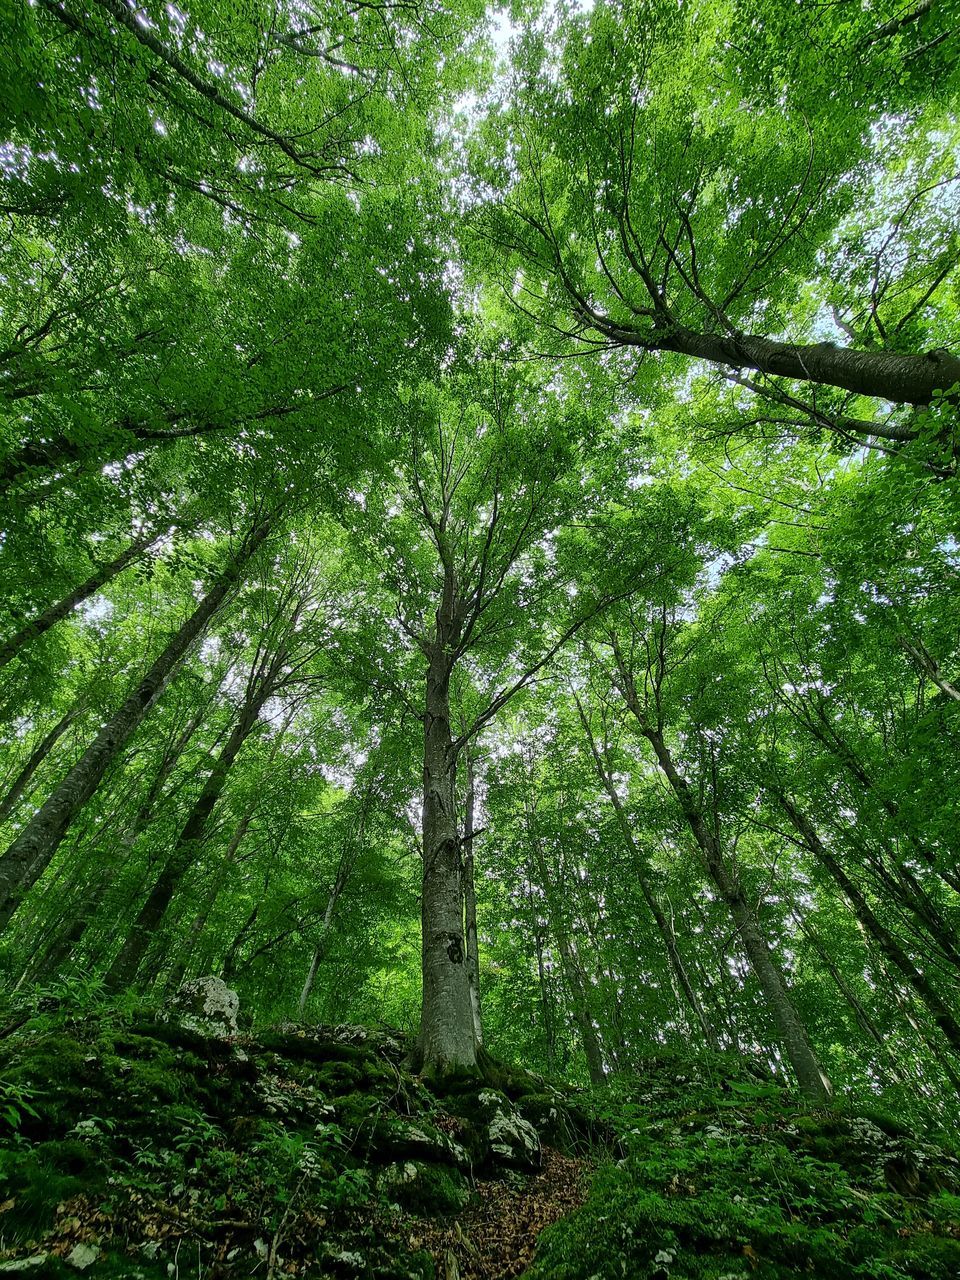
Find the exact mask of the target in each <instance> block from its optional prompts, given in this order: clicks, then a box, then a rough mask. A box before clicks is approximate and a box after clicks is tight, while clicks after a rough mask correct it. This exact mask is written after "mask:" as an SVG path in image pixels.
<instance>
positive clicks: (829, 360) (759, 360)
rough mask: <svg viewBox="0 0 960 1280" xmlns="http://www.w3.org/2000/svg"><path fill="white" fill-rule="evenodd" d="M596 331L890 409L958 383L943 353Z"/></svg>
mask: <svg viewBox="0 0 960 1280" xmlns="http://www.w3.org/2000/svg"><path fill="white" fill-rule="evenodd" d="M596 328H597V329H598V331H599V332H601V333H603V334H604V335H605V336H607V337H609V338H610V339H611V341H613V342H617V343H620V344H621V345H623V346H634V347H641V348H643V349H644V350H646V351H675V352H677V353H678V354H680V355H685V356H691V357H692V358H693V359H695V360H706V361H709V362H710V363H711V364H721V365H726V366H727V367H728V368H731V369H754V370H756V372H757V373H765V374H769V375H772V376H774V377H778V378H793V379H795V380H797V381H799V382H812V383H817V384H819V385H821V386H828V387H839V388H840V389H841V390H843V391H852V392H854V393H855V394H856V395H861V396H870V397H873V398H875V399H880V400H889V401H891V403H893V404H914V405H927V404H930V402H931V401H932V400H933V399H934V398H935V397H936V395H937V394H938V393H939V392H946V391H949V390H950V388H952V387H954V386H956V384H957V383H958V382H960V359H958V358H957V357H956V356H954V355H951V354H950V353H949V352H948V351H928V352H926V353H924V354H923V355H900V354H898V353H896V352H893V351H857V350H855V349H854V348H852V347H837V346H834V345H833V344H832V343H830V342H818V343H812V344H808V345H804V344H801V343H795V342H777V341H774V340H773V339H771V338H763V337H760V336H758V335H756V334H748V333H744V334H736V335H732V334H722V333H697V332H696V331H695V330H693V329H688V328H686V327H685V326H683V325H675V324H664V325H663V326H662V327H657V326H652V327H651V328H650V329H649V330H646V331H640V330H639V329H634V328H632V327H629V326H619V325H617V324H616V323H614V322H612V321H604V320H601V321H599V322H597V323H596Z"/></svg>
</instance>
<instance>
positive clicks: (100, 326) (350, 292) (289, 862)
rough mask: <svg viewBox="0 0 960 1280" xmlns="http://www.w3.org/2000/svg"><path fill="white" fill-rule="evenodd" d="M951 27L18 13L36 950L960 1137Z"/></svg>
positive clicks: (11, 659)
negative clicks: (906, 1121)
mask: <svg viewBox="0 0 960 1280" xmlns="http://www.w3.org/2000/svg"><path fill="white" fill-rule="evenodd" d="M957 16H958V14H957V7H956V5H955V4H954V3H950V2H947V0H943V2H941V3H936V2H935V0H874V2H873V3H870V4H867V3H864V4H861V3H859V2H858V0H847V2H844V3H836V4H820V3H814V0H799V2H798V3H795V4H784V3H782V2H781V0H750V2H749V3H747V2H746V0H709V2H708V0H691V2H684V3H681V2H680V0H596V3H594V4H592V5H591V4H576V3H566V2H565V0H560V2H558V3H555V4H552V5H548V6H543V7H541V6H539V5H535V4H529V5H527V4H520V3H518V4H516V5H515V6H513V8H512V9H511V10H510V13H509V14H507V12H506V11H496V12H494V11H487V10H485V9H484V7H483V6H482V5H480V4H479V3H476V2H475V0H325V3H323V4H319V3H315V2H314V0H296V2H294V0H282V2H280V3H276V2H275V0H271V2H270V3H265V2H264V0H243V2H242V3H241V2H239V0H234V2H226V0H190V2H189V3H186V0H183V2H182V3H180V4H173V3H169V4H161V3H160V2H159V0H144V2H143V3H139V2H138V3H132V2H130V3H128V0H31V2H29V3H24V2H23V0H2V3H0V17H2V30H3V32H4V39H3V43H4V48H3V57H2V59H0V75H2V79H0V136H2V141H0V507H2V511H0V580H2V582H3V593H2V596H3V598H2V602H0V721H2V723H0V741H2V746H3V751H2V759H0V826H2V832H0V837H2V852H0V972H2V975H3V979H4V984H5V986H6V987H7V989H8V990H13V989H15V990H17V991H21V992H25V991H39V992H48V991H55V990H62V989H63V987H64V985H69V984H78V983H79V984H81V985H82V984H89V985H90V986H91V987H93V988H96V989H97V990H106V991H107V992H110V993H114V994H116V993H123V992H128V991H136V992H140V993H152V994H153V995H159V994H161V993H163V992H169V991H174V990H176V988H177V987H178V986H179V985H180V984H181V983H182V982H183V980H184V979H185V978H193V977H197V976H200V975H207V974H215V975H217V976H219V977H222V978H223V979H225V980H226V982H227V983H228V984H229V985H230V986H231V987H234V988H236V989H237V990H238V991H239V992H240V995H241V1000H242V1004H243V1007H244V1008H245V1009H247V1010H250V1011H251V1013H252V1016H254V1017H255V1018H257V1019H261V1020H269V1019H283V1018H298V1019H300V1020H305V1019H307V1020H312V1021H314V1022H325V1023H333V1022H351V1023H367V1024H375V1023H385V1024H389V1025H391V1026H395V1027H398V1028H400V1029H402V1030H403V1031H404V1032H406V1033H408V1034H409V1035H410V1036H411V1037H412V1038H413V1039H414V1041H415V1044H416V1048H415V1050H414V1060H415V1064H416V1066H417V1067H418V1068H421V1069H422V1070H423V1072H424V1073H425V1075H426V1077H427V1078H433V1079H443V1078H449V1077H451V1076H456V1075H458V1074H463V1073H466V1074H468V1075H469V1074H471V1073H473V1074H480V1075H482V1074H483V1073H484V1072H485V1071H487V1070H488V1069H489V1064H490V1063H491V1062H493V1061H499V1060H506V1061H510V1062H514V1063H517V1064H519V1065H523V1066H525V1067H527V1068H533V1069H535V1070H537V1071H541V1072H543V1073H546V1074H548V1075H552V1076H556V1077H564V1078H566V1079H568V1080H575V1081H581V1082H592V1083H593V1084H594V1085H603V1084H604V1083H605V1082H608V1081H610V1080H611V1079H612V1078H614V1077H616V1076H617V1075H618V1074H620V1073H625V1072H629V1071H631V1070H633V1069H634V1068H635V1067H636V1066H637V1064H638V1063H640V1062H641V1061H643V1060H644V1059H645V1057H646V1056H648V1055H649V1054H651V1053H654V1052H662V1051H679V1050H681V1049H685V1048H687V1047H689V1046H691V1045H692V1046H696V1047H701V1048H703V1049H705V1050H708V1051H731V1052H734V1053H736V1054H738V1055H740V1056H741V1057H742V1058H743V1059H744V1060H745V1061H749V1062H755V1063H758V1064H762V1065H763V1067H764V1068H765V1069H766V1070H769V1071H772V1072H774V1074H775V1075H776V1076H777V1077H778V1078H780V1079H781V1080H782V1081H784V1082H790V1083H792V1084H794V1085H796V1086H797V1087H798V1088H799V1089H800V1090H801V1091H802V1093H803V1094H804V1095H805V1096H806V1098H807V1099H808V1100H810V1101H811V1102H814V1103H822V1102H825V1101H826V1100H827V1099H829V1098H830V1097H831V1096H833V1095H851V1096H856V1097H860V1098H866V1097H869V1096H871V1095H873V1094H875V1093H877V1092H879V1091H881V1090H883V1091H884V1092H885V1094H886V1095H887V1096H888V1097H893V1098H897V1099H899V1100H900V1104H901V1105H902V1106H903V1107H904V1108H905V1109H907V1110H909V1111H911V1112H913V1113H915V1114H917V1115H924V1116H928V1117H936V1118H937V1120H938V1121H939V1122H943V1123H946V1122H947V1121H948V1119H949V1116H950V1114H951V1109H953V1110H954V1111H955V1093H956V1090H957V1089H958V1088H960V999H958V992H960V982H958V967H960V940H958V939H960V933H958V923H960V856H958V855H960V835H958V823H957V811H958V804H960V770H958V763H957V762H958V760H960V706H958V704H960V604H958V601H960V590H958V587H960V533H958V525H960V488H958V483H960V481H958V457H960V454H958V443H960V439H958V423H957V403H958V396H960V347H958V345H957V333H958V318H960V317H958V312H960V293H958V288H960V275H958V262H960V238H958V237H960V117H958V114H957V105H958V104H957V92H958V86H960V80H958V75H960V73H958V51H960V36H958V34H957ZM951 601H952V602H953V603H951Z"/></svg>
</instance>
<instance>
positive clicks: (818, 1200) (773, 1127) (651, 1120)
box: [529, 1056, 960, 1280]
mask: <svg viewBox="0 0 960 1280" xmlns="http://www.w3.org/2000/svg"><path fill="white" fill-rule="evenodd" d="M597 1106H598V1109H599V1110H600V1111H601V1112H602V1113H604V1114H605V1115H606V1118H607V1119H608V1121H609V1122H610V1123H611V1124H612V1125H614V1126H615V1127H616V1128H617V1129H618V1130H619V1134H620V1137H619V1143H618V1150H617V1151H616V1152H615V1158H613V1159H610V1160H608V1161H607V1163H606V1164H605V1165H604V1166H603V1168H602V1169H601V1171H600V1172H599V1174H598V1176H597V1178H596V1180H595V1183H594V1185H593V1188H592V1191H591V1194H590V1196H589V1198H588V1200H587V1202H586V1203H585V1205H584V1206H583V1207H582V1208H581V1209H580V1210H579V1211H578V1212H576V1213H574V1214H572V1215H571V1216H570V1217H568V1218H567V1219H565V1220H564V1221H562V1222H560V1223H558V1224H557V1225H556V1226H554V1227H552V1228H551V1229H549V1230H548V1231H547V1232H545V1233H544V1236H543V1237H542V1239H541V1244H540V1248H539V1251H538V1256H537V1261H536V1263H535V1264H534V1266H533V1267H532V1269H531V1271H530V1273H529V1275H530V1280H615V1278H616V1280H621V1277H623V1276H630V1277H635V1278H636V1280H668V1278H669V1280H740V1278H742V1280H748V1277H749V1278H751V1280H781V1278H783V1280H786V1277H794V1276H813V1277H822V1278H823V1280H853V1278H854V1277H857V1278H858V1280H904V1278H906V1277H910V1278H911V1280H956V1278H957V1277H958V1276H960V1198H958V1194H960V1163H958V1161H957V1159H956V1158H955V1156H954V1155H953V1154H951V1152H950V1151H948V1150H945V1149H944V1148H943V1147H942V1146H940V1145H937V1144H934V1143H932V1142H928V1141H923V1140H920V1139H918V1138H916V1137H915V1136H913V1135H912V1134H911V1133H910V1131H909V1130H908V1129H907V1128H906V1127H905V1126H904V1125H903V1124H901V1123H899V1122H897V1121H896V1120H894V1119H892V1118H891V1117H888V1116H886V1115H885V1114H884V1113H883V1112H882V1111H875V1110H871V1111H869V1112H864V1111H862V1110H861V1111H856V1110H848V1109H845V1108H844V1107H843V1106H840V1105H838V1106H836V1107H831V1108H826V1109H821V1110H819V1111H814V1112H811V1111H809V1110H807V1109H805V1108H804V1107H803V1106H802V1104H801V1103H800V1102H799V1100H798V1099H797V1098H796V1097H795V1096H794V1095H792V1094H790V1093H789V1092H788V1091H786V1090H783V1089H781V1088H780V1087H778V1086H777V1085H775V1084H773V1083H772V1082H770V1081H764V1080H761V1079H758V1078H756V1077H755V1076H753V1075H751V1074H748V1073H744V1071H743V1067H742V1064H741V1063H739V1062H738V1061H737V1060H735V1059H728V1058H726V1057H723V1056H717V1057H716V1058H712V1059H711V1058H705V1057H704V1058H700V1059H698V1060H693V1061H690V1060H687V1061H676V1060H666V1059H659V1060H652V1061H651V1062H650V1063H649V1064H648V1065H647V1068H646V1070H645V1071H644V1072H643V1073H642V1074H640V1075H639V1076H637V1077H636V1078H633V1079H631V1080H630V1081H623V1082H621V1083H619V1084H618V1085H615V1086H614V1088H613V1089H612V1090H611V1091H610V1093H609V1096H607V1097H606V1098H605V1099H603V1100H602V1101H600V1102H598V1103H597Z"/></svg>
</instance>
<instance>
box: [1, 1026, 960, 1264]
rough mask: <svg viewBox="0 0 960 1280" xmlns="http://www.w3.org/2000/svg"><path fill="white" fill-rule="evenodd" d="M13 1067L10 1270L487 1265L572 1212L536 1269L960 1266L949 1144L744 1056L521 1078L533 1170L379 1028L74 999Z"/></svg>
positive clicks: (514, 1253) (528, 1251)
mask: <svg viewBox="0 0 960 1280" xmlns="http://www.w3.org/2000/svg"><path fill="white" fill-rule="evenodd" d="M361 1035H362V1033H361ZM0 1081H2V1084H0V1138H2V1141H0V1272H6V1271H9V1270H10V1269H11V1267H12V1266H15V1265H18V1264H22V1263H23V1262H25V1261H26V1260H28V1259H35V1258H40V1257H42V1258H43V1261H42V1263H37V1265H36V1266H34V1267H31V1268H30V1269H29V1270H28V1271H26V1272H24V1273H23V1274H32V1275H34V1276H45V1275H49V1276H53V1277H57V1276H67V1275H70V1276H76V1275H77V1274H78V1267H77V1265H76V1264H77V1263H78V1262H80V1261H83V1262H85V1263H87V1264H88V1265H85V1266H84V1268H83V1271H82V1274H84V1275H88V1276H92V1277H94V1280H100V1278H101V1277H104V1278H106V1277H114V1276H116V1277H121V1276H122V1277H128V1278H130V1280H135V1278H136V1277H142V1278H143V1280H153V1278H154V1277H166V1276H167V1275H168V1274H169V1272H168V1268H169V1267H170V1265H171V1264H172V1265H174V1267H175V1270H176V1269H177V1268H179V1274H180V1275H181V1276H182V1277H186V1276H192V1275H195V1274H202V1275H203V1276H204V1277H205V1280H239V1278H240V1277H248V1276H250V1275H263V1276H266V1275H271V1276H280V1275H287V1276H289V1275H297V1276H305V1277H327V1276H329V1277H358V1278H361V1277H362V1278H364V1280H374V1278H378V1280H403V1278H405V1277H415V1278H416V1280H429V1277H432V1276H434V1275H435V1274H440V1275H443V1274H444V1273H445V1271H446V1269H447V1261H448V1255H450V1254H452V1255H453V1257H454V1258H455V1259H456V1261H457V1265H458V1270H459V1274H460V1276H461V1277H462V1278H463V1280H473V1277H483V1280H492V1278H493V1277H496V1276H504V1277H505V1276H508V1275H511V1276H512V1275H517V1274H519V1272H520V1270H521V1269H522V1267H523V1266H524V1265H526V1264H527V1263H528V1262H529V1261H530V1259H531V1257H532V1252H533V1243H534V1238H535V1235H536V1233H537V1231H538V1230H539V1229H540V1227H542V1226H544V1225H545V1224H547V1223H549V1222H551V1221H554V1220H555V1219H556V1218H558V1217H560V1216H561V1215H564V1217H563V1220H562V1221H559V1222H556V1224H555V1225H553V1226H552V1227H549V1228H548V1230H547V1231H546V1232H545V1233H544V1235H543V1237H542V1242H541V1246H540V1249H539V1252H538V1255H537V1260H536V1261H535V1262H534V1263H533V1267H532V1270H530V1272H529V1276H530V1278H531V1280H615V1278H616V1280H621V1278H622V1277H624V1276H629V1277H636V1278H637V1280H644V1278H650V1280H654V1278H656V1280H670V1278H673V1280H688V1278H689V1280H693V1278H694V1277H696V1278H697V1280H734V1278H739V1277H744V1280H746V1278H747V1277H755V1278H756V1280H780V1278H781V1277H787V1276H797V1275H802V1276H822V1277H824V1278H825V1280H826V1278H827V1277H829V1278H830V1280H833V1278H834V1277H836V1278H837V1280H847V1278H848V1277H850V1278H852V1277H858V1278H861V1280H956V1277H957V1276H960V1225H958V1210H960V1165H958V1163H957V1161H956V1159H955V1158H954V1157H953V1156H952V1155H951V1154H950V1153H949V1152H948V1151H946V1150H944V1148H943V1147H942V1146H941V1145H937V1144H936V1143H933V1142H931V1141H924V1140H920V1139H918V1138H917V1137H916V1136H914V1135H913V1134H912V1133H911V1132H910V1130H909V1128H908V1127H907V1126H905V1125H904V1124H902V1123H900V1122H899V1121H897V1120H894V1119H892V1118H891V1117H889V1116H888V1115H886V1114H885V1113H884V1112H883V1110H882V1109H880V1110H874V1111H869V1112H864V1111H860V1112H853V1111H846V1110H844V1109H843V1108H842V1107H840V1106H837V1107H833V1108H829V1109H822V1110H819V1111H812V1112H811V1111H810V1110H808V1109H805V1108H804V1107H803V1106H802V1105H801V1104H800V1103H799V1101H798V1100H797V1098H796V1097H795V1096H794V1095H792V1094H790V1093H789V1092H787V1091H785V1090H783V1089H781V1088H779V1087H778V1086H777V1085H775V1084H774V1083H772V1082H771V1081H770V1080H769V1079H766V1078H764V1077H763V1076H762V1075H758V1074H756V1073H750V1072H748V1071H746V1070H745V1069H744V1066H743V1064H742V1062H738V1061H737V1060H735V1059H727V1058H723V1057H714V1058H706V1057H699V1058H695V1059H685V1060H666V1059H657V1060H651V1061H650V1062H648V1063H647V1064H646V1065H645V1067H644V1069H643V1070H642V1071H641V1072H640V1073H638V1074H637V1075H636V1076H634V1077H631V1078H630V1079H629V1080H623V1081H619V1082H614V1083H613V1084H612V1085H611V1087H610V1088H609V1089H607V1090H604V1091H602V1092H599V1091H598V1092H594V1093H589V1092H579V1093H574V1092H571V1091H570V1090H565V1089H563V1088H561V1087H553V1086H551V1085H549V1084H547V1083H545V1082H543V1081H539V1080H537V1079H535V1078H533V1077H529V1076H526V1075H525V1074H524V1073H506V1074H505V1075H504V1076H503V1078H502V1079H501V1084H502V1086H503V1094H504V1095H505V1097H506V1098H507V1099H509V1105H512V1106H514V1107H515V1108H516V1110H517V1111H518V1112H519V1113H520V1114H521V1115H522V1116H523V1117H524V1118H525V1119H527V1120H528V1121H530V1122H531V1123H533V1124H534V1126H535V1127H536V1128H537V1130H538V1131H539V1132H540V1134H541V1136H542V1138H543V1140H544V1142H545V1143H546V1144H548V1146H549V1148H552V1150H548V1151H547V1153H546V1157H545V1162H544V1169H543V1170H542V1171H541V1172H540V1173H539V1174H537V1173H536V1172H534V1173H533V1174H532V1175H531V1174H524V1173H517V1172H511V1173H509V1174H505V1172H504V1170H502V1169H498V1168H496V1167H494V1166H493V1165H491V1163H490V1161H489V1158H488V1154H485V1149H484V1143H483V1138H482V1134H481V1133H480V1132H479V1130H478V1120H477V1115H479V1111H478V1110H477V1107H476V1105H475V1102H476V1099H475V1098H473V1097H472V1096H471V1086H470V1083H469V1082H467V1081H461V1082H458V1083H457V1085H456V1087H455V1088H454V1089H453V1092H452V1094H448V1095H446V1096H438V1093H437V1092H433V1091H431V1090H430V1089H428V1088H426V1087H425V1086H424V1084H423V1082H422V1081H420V1080H418V1079H416V1078H415V1077H412V1076H411V1075H409V1074H408V1073H407V1071H406V1070H405V1068H404V1066H403V1047H402V1045H400V1044H399V1042H398V1041H397V1040H396V1038H395V1037H390V1036H381V1035H377V1034H372V1035H371V1036H370V1038H369V1040H367V1041H363V1040H362V1039H361V1042H359V1043H357V1042H356V1037H353V1040H352V1041H347V1040H344V1039H343V1038H340V1036H339V1033H338V1032H336V1031H335V1030H334V1029H309V1028H301V1027H284V1028H281V1029H279V1030H275V1031H272V1032H269V1033H262V1034H259V1035H254V1034H249V1035H244V1036H240V1037H236V1038H234V1039H233V1040H232V1041H224V1040H217V1039H214V1038H207V1037H205V1036H203V1035H200V1034H198V1033H196V1032H193V1031H186V1030H183V1029H182V1028H178V1027H176V1026H174V1025H171V1024H169V1023H165V1022H163V1021H161V1020H158V1019H157V1018H155V1017H153V1016H151V1015H150V1013H149V1012H145V1011H143V1010H127V1011H122V1010H117V1009H101V1010H100V1011H99V1012H98V1013H96V1014H90V1013H77V1014H76V1015H74V1014H71V1013H70V1012H69V1011H68V1010H60V1011H59V1012H57V1011H54V1012H47V1013H44V1014H42V1015H40V1016H37V1017H34V1018H31V1019H28V1020H27V1021H25V1022H24V1023H23V1024H22V1025H20V1026H18V1027H17V1028H15V1029H13V1030H12V1031H10V1032H9V1034H6V1035H3V1036H0ZM480 1087H487V1088H489V1086H488V1085H487V1086H480ZM472 1088H473V1089H474V1091H476V1090H477V1088H478V1086H477V1084H476V1082H474V1084H473V1086H472ZM561 1153H563V1154H561ZM588 1163H589V1164H591V1165H599V1172H597V1174H596V1177H595V1178H594V1181H593V1185H592V1189H591V1191H590V1194H589V1196H588V1197H587V1199H586V1203H584V1204H582V1207H580V1208H579V1209H578V1208H577V1205H578V1204H580V1203H581V1202H582V1201H583V1198H584V1191H583V1189H582V1188H583V1184H584V1176H583V1175H584V1170H585V1168H586V1166H587V1164H588ZM78 1248H79V1249H80V1251H81V1252H80V1253H79V1254H77V1252H76V1251H77V1250H78ZM498 1251H500V1252H499V1253H498ZM91 1254H93V1255H94V1258H93V1261H92V1262H91V1261H90V1257H91ZM71 1259H72V1261H71ZM188 1259H189V1261H188ZM498 1259H499V1260H498ZM498 1267H499V1268H500V1269H499V1270H498V1269H497V1268H498ZM438 1268H439V1269H438Z"/></svg>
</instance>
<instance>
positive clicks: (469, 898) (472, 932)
mask: <svg viewBox="0 0 960 1280" xmlns="http://www.w3.org/2000/svg"><path fill="white" fill-rule="evenodd" d="M466 772H467V794H466V797H465V798H464V805H463V810H464V812H463V909H464V924H465V932H466V943H467V946H466V950H467V980H468V981H469V983H470V1008H471V1010H472V1012H473V1034H474V1038H475V1040H476V1042H477V1045H478V1046H480V1045H482V1044H483V1022H482V1019H481V1016H480V947H479V942H478V938H477V885H476V880H475V878H474V876H475V869H474V857H473V837H474V834H475V828H474V811H475V807H476V777H475V775H474V768H473V754H472V752H471V751H470V750H469V748H468V749H467V752H466Z"/></svg>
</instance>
